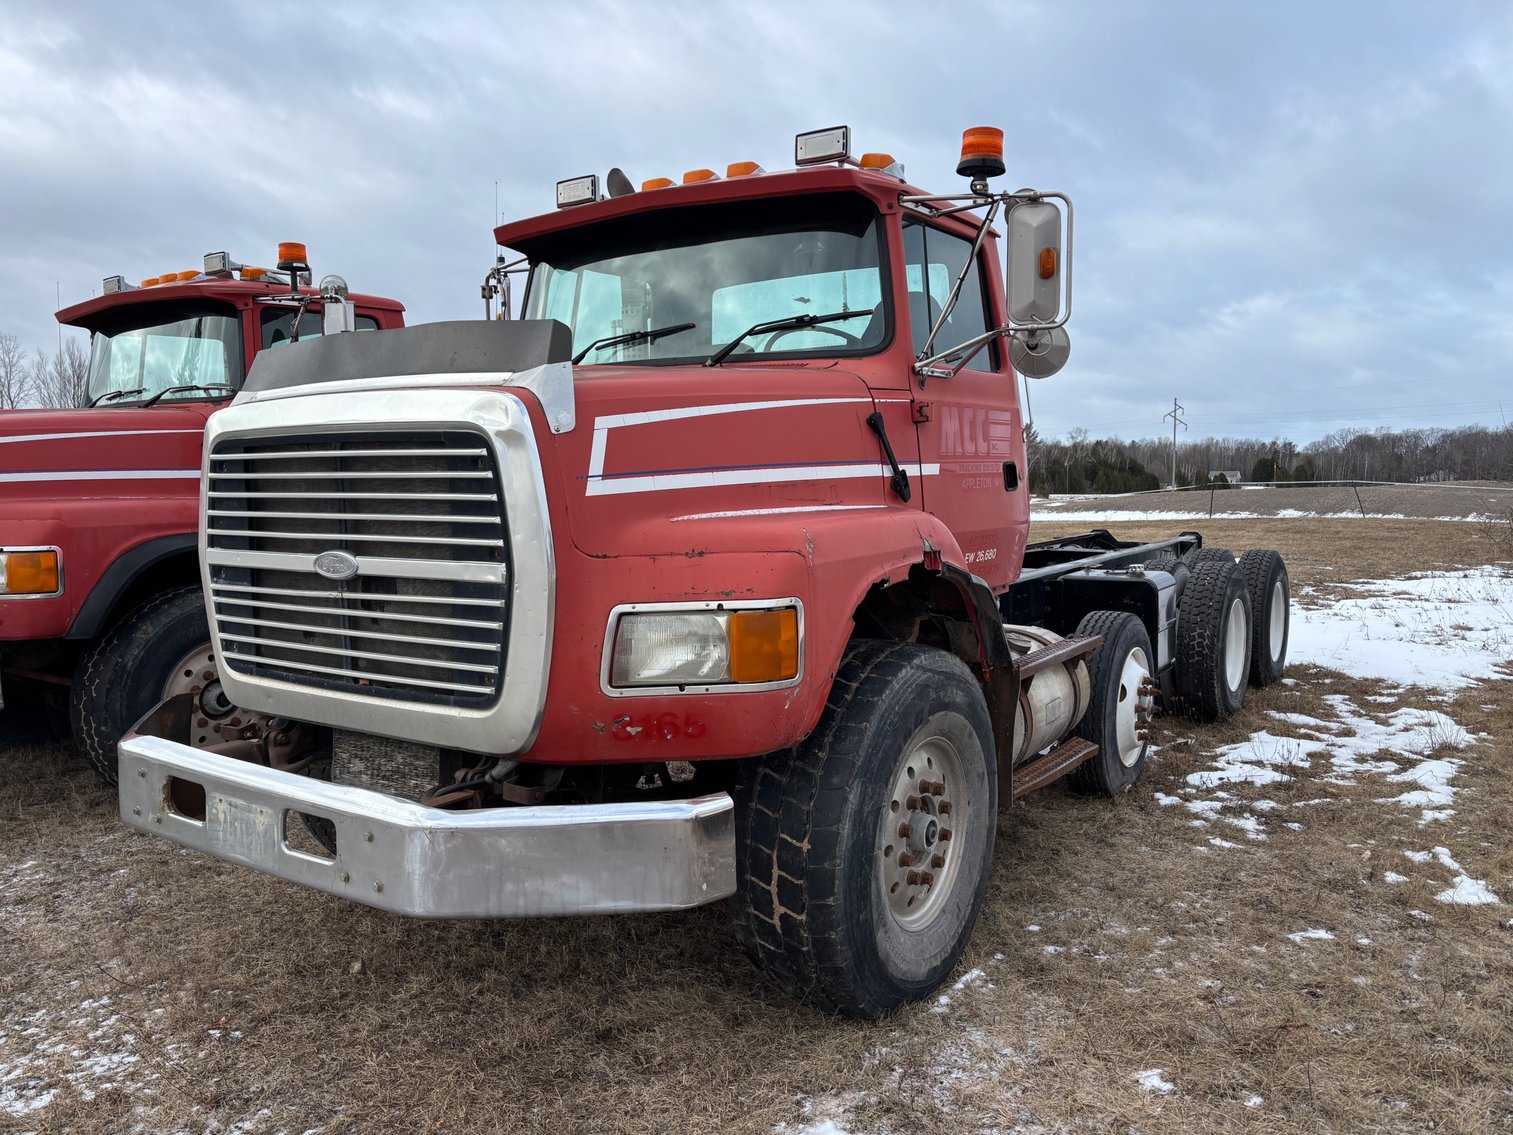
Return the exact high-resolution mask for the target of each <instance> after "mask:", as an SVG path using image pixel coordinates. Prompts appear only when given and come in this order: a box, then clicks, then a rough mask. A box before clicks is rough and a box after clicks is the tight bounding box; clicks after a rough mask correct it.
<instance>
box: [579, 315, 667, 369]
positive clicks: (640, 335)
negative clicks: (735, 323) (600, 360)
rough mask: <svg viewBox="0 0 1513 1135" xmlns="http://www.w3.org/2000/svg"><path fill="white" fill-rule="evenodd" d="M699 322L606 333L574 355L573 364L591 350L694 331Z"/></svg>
mask: <svg viewBox="0 0 1513 1135" xmlns="http://www.w3.org/2000/svg"><path fill="white" fill-rule="evenodd" d="M696 326H697V324H694V323H670V324H668V325H667V326H666V327H656V328H653V329H652V330H650V331H627V332H626V333H625V334H624V335H606V336H605V337H604V338H603V339H595V340H594V341H593V342H592V343H590V344H589V345H588V346H586V347H584V348H583V350H581V351H579V352H578V353H577V354H576V355H574V356H573V365H574V366H577V365H578V364H579V363H581V362H582V361H583V360H584V359H585V358H587V357H588V353H589V352H590V351H597V350H599V349H600V348H601V347H624V346H628V345H629V344H631V343H650V342H651V341H652V340H654V339H660V338H662V337H663V336H664V335H676V334H677V333H678V332H679V331H692V330H693V329H694V328H695V327H696Z"/></svg>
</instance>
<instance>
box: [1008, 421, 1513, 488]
mask: <svg viewBox="0 0 1513 1135" xmlns="http://www.w3.org/2000/svg"><path fill="white" fill-rule="evenodd" d="M1025 440H1026V444H1027V446H1028V448H1029V464H1030V491H1031V492H1032V493H1036V494H1040V495H1045V494H1048V493H1135V492H1143V491H1147V490H1151V489H1158V488H1163V487H1166V486H1168V485H1170V483H1171V480H1172V472H1171V462H1172V445H1171V442H1170V441H1169V440H1165V439H1161V438H1144V439H1141V440H1138V441H1122V440H1116V439H1109V438H1096V439H1095V438H1092V437H1090V436H1089V435H1088V431H1087V430H1084V429H1075V430H1072V431H1071V432H1070V433H1068V434H1067V435H1066V437H1065V438H1064V439H1046V438H1042V437H1040V436H1039V434H1038V433H1037V432H1036V431H1035V429H1034V427H1033V426H1032V427H1030V428H1029V430H1028V431H1027V433H1026V439H1025ZM1219 470H1229V471H1231V472H1237V473H1239V475H1240V479H1241V480H1242V481H1249V482H1263V481H1403V482H1416V481H1513V428H1510V427H1506V426H1505V427H1503V428H1501V429H1496V428H1489V427H1487V426H1456V427H1452V428H1448V429H1405V430H1389V429H1377V430H1365V429H1355V428H1351V429H1342V430H1336V431H1335V432H1334V433H1331V434H1327V435H1326V436H1324V437H1322V438H1320V439H1319V440H1318V441H1312V442H1309V443H1308V444H1306V445H1303V446H1299V445H1298V444H1297V443H1295V442H1292V441H1288V440H1286V439H1284V438H1272V439H1271V440H1270V441H1264V440H1262V439H1260V438H1234V437H1206V438H1199V439H1195V440H1192V441H1181V442H1179V443H1178V445H1177V481H1176V487H1177V488H1206V487H1208V486H1209V485H1210V484H1213V483H1215V482H1216V481H1221V482H1222V483H1227V481H1228V478H1211V477H1210V474H1211V473H1217V472H1218V471H1219Z"/></svg>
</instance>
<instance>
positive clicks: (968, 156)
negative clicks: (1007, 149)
mask: <svg viewBox="0 0 1513 1135" xmlns="http://www.w3.org/2000/svg"><path fill="white" fill-rule="evenodd" d="M1004 168H1005V167H1004V164H1003V131H1002V130H1000V129H999V128H998V127H996V126H969V127H968V128H967V129H965V130H963V131H962V132H961V160H960V161H959V162H957V163H956V173H957V175H958V176H960V177H969V178H971V179H972V189H973V192H980V193H986V192H987V189H988V186H987V181H988V178H990V177H998V176H1000V175H1001V174H1002V173H1003V172H1004ZM979 185H981V186H982V188H981V189H978V186H979Z"/></svg>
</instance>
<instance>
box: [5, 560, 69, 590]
mask: <svg viewBox="0 0 1513 1135" xmlns="http://www.w3.org/2000/svg"><path fill="white" fill-rule="evenodd" d="M0 560H3V561H4V568H5V570H4V572H3V573H0V577H3V581H4V586H0V591H3V592H4V593H5V594H6V595H55V594H57V591H58V553H57V552H54V551H51V550H48V551H45V552H9V553H6V554H4V555H0Z"/></svg>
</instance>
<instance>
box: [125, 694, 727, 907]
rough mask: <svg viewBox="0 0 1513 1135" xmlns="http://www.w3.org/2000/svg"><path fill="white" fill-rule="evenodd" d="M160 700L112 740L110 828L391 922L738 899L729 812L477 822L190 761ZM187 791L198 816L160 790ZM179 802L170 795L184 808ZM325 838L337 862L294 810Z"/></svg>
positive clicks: (682, 804)
mask: <svg viewBox="0 0 1513 1135" xmlns="http://www.w3.org/2000/svg"><path fill="white" fill-rule="evenodd" d="M171 705H172V703H171V702H170V703H165V705H163V706H160V707H159V708H158V710H155V711H154V712H153V713H151V714H148V716H147V717H146V718H144V719H143V720H142V721H141V722H140V723H139V724H138V725H137V727H136V730H135V731H134V732H132V733H130V734H128V735H127V736H126V737H125V738H124V739H123V740H122V741H121V743H120V749H119V751H120V762H121V764H120V780H121V789H120V799H121V818H122V819H123V820H125V821H126V823H127V824H129V825H130V826H131V827H134V828H139V829H140V830H142V831H145V832H150V833H152V834H154V835H160V836H164V837H166V838H167V839H171V840H173V841H174V842H175V843H180V844H183V845H184V846H185V847H190V848H194V849H195V850H197V851H204V852H208V853H209V854H211V855H214V856H216V857H217V858H219V859H224V860H226V861H228V862H230V863H240V864H243V865H244V866H247V867H253V868H256V869H257V870H259V871H263V872H265V873H267V874H269V875H276V876H278V877H279V878H281V879H288V880H290V881H291V882H295V883H303V884H304V885H305V886H307V887H314V888H316V889H317V890H321V891H326V892H327V893H329V894H333V895H340V896H341V897H343V898H348V899H353V900H355V901H356V902H360V903H366V904H367V905H368V906H375V907H378V908H380V909H382V910H388V911H392V912H394V913H396V914H407V915H413V916H416V917H420V918H525V917H536V916H546V915H561V914H609V913H617V912H626V911H648V910H679V909H683V908H686V907H692V906H699V905H702V904H704V903H708V902H713V901H715V900H717V899H721V898H725V897H727V896H729V895H731V894H733V893H734V892H735V823H734V803H733V802H732V801H731V799H730V797H729V796H727V795H726V794H725V793H723V792H722V793H717V794H715V795H712V796H702V797H699V798H697V799H693V800H670V801H652V802H647V803H635V804H584V805H571V806H541V807H522V808H490V809H483V810H479V811H447V810H444V809H438V808H426V807H423V806H421V805H419V804H412V803H409V802H407V801H404V800H398V799H396V798H394V797H392V796H385V795H384V794H382V793H379V792H372V791H369V790H367V789H362V788H349V787H345V786H342V785H334V784H327V783H325V782H324V781H319V780H313V779H311V778H309V777H304V776H299V775H297V774H293V773H286V772H279V771H276V770H274V769H270V768H265V767H263V766H262V765H254V764H251V763H248V762H245V761H238V760H234V759H231V758H228V757H223V756H218V755H214V754H210V753H205V752H201V751H200V750H198V749H194V748H191V747H190V746H188V745H185V744H182V743H180V742H177V741H173V740H170V739H168V738H167V737H165V736H162V735H160V734H161V732H166V731H168V730H167V728H165V727H167V726H171V724H172V723H173V719H174V717H175V716H176V715H174V714H173V713H171V712H165V711H169V710H170V707H171ZM174 778H177V779H179V780H181V781H188V782H190V784H193V785H199V786H201V787H202V788H203V789H204V793H205V818H204V819H203V820H199V819H194V818H191V817H190V816H187V815H185V814H183V813H181V812H180V811H178V810H177V809H176V808H175V807H174V805H173V804H172V803H171V800H170V786H171V781H172V780H173V779H174ZM181 798H182V797H181ZM302 812H303V813H307V814H311V815H315V816H321V817H324V818H326V819H329V820H331V821H332V822H333V823H334V824H335V826H336V847H337V853H336V855H335V857H334V858H331V859H326V858H322V857H320V856H317V855H314V854H310V853H307V852H305V851H301V850H297V849H295V848H294V847H291V846H290V844H289V840H288V831H289V826H290V825H294V826H295V827H296V829H297V827H298V825H300V824H301V821H300V820H299V818H298V813H302Z"/></svg>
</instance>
